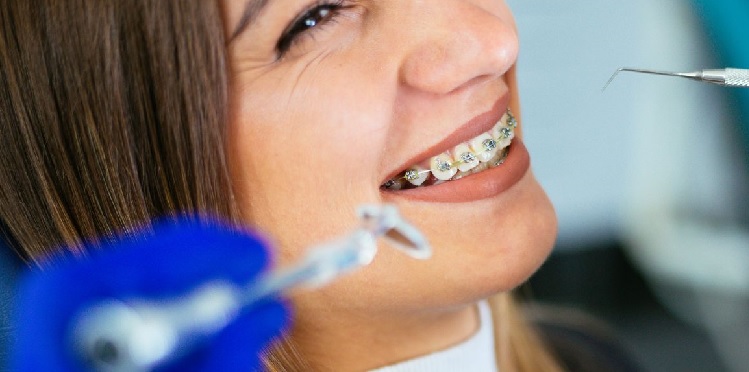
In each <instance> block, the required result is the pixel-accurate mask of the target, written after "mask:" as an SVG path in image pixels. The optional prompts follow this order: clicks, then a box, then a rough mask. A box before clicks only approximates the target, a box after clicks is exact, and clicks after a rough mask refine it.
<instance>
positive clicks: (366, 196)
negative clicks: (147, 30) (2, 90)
mask: <svg viewBox="0 0 749 372" xmlns="http://www.w3.org/2000/svg"><path fill="white" fill-rule="evenodd" d="M223 6H224V12H225V21H226V33H227V35H230V36H233V37H232V38H231V41H230V44H229V60H230V66H229V67H230V69H231V91H230V97H231V98H230V105H231V107H230V113H231V122H230V129H229V141H230V143H229V162H230V165H231V171H232V177H233V182H234V186H235V190H236V192H237V195H238V202H239V205H240V208H241V210H242V212H243V213H244V215H245V218H246V219H247V221H248V223H250V224H251V225H253V226H255V227H256V228H257V229H259V230H260V231H262V232H264V233H266V234H268V235H270V236H271V237H272V238H273V241H274V242H275V248H276V249H277V251H278V252H279V253H278V261H280V263H281V264H286V263H289V262H291V261H294V260H297V259H299V258H300V257H301V256H302V255H303V254H304V251H305V248H306V247H309V246H311V245H313V244H316V243H320V242H323V241H326V240H329V239H331V238H333V237H337V236H340V235H342V234H344V233H346V232H349V231H350V230H351V229H352V228H353V227H354V226H356V225H357V220H356V218H355V210H356V208H357V206H358V205H360V204H363V203H393V204H395V205H396V206H398V208H399V209H400V211H401V213H402V214H403V215H404V216H405V217H406V218H407V219H408V220H410V221H411V222H413V223H414V224H415V225H416V226H417V227H418V228H419V229H421V230H422V231H423V232H424V233H425V235H426V236H427V237H428V239H429V241H430V242H431V244H432V246H433V250H434V254H433V258H431V259H430V260H428V261H417V260H414V259H411V258H409V257H407V256H405V255H403V254H402V253H400V252H398V251H395V250H393V249H391V248H389V247H387V246H386V245H385V244H382V245H381V246H380V250H379V253H378V256H377V258H376V259H375V260H374V262H373V263H372V264H371V265H370V266H368V267H366V268H365V269H362V270H360V271H358V272H356V273H355V274H352V275H349V276H346V277H344V278H342V279H341V280H339V281H336V282H335V283H334V284H333V285H331V286H328V287H326V288H324V289H322V290H319V291H315V292H308V293H305V294H302V295H299V296H297V297H295V302H296V305H297V306H299V307H302V308H306V309H309V308H312V307H316V308H324V309H326V310H344V311H345V310H352V311H367V312H397V311H414V310H420V309H438V308H455V307H456V306H459V305H461V304H467V303H470V302H473V301H475V300H477V299H479V298H483V297H486V296H488V295H490V294H493V293H496V292H499V291H506V290H509V289H511V288H513V287H515V286H516V285H518V284H519V283H520V282H522V281H523V280H525V279H526V278H527V277H528V276H529V275H530V274H531V273H532V272H533V271H534V270H535V269H536V268H537V267H538V266H539V265H540V264H541V262H542V261H543V260H544V259H545V257H546V256H547V254H548V253H549V250H550V248H551V246H552V243H553V240H554V237H555V233H556V220H555V216H554V213H553V210H552V207H551V205H550V203H549V201H548V199H547V197H546V195H545V194H544V192H543V191H542V189H541V188H540V186H539V185H538V183H537V182H536V180H535V179H534V177H533V175H532V174H531V173H530V171H528V158H527V153H526V150H525V149H524V147H523V146H522V144H521V142H520V139H521V138H522V136H521V135H520V128H517V129H516V130H515V133H517V136H516V138H515V139H514V140H513V141H512V144H511V145H510V147H509V155H508V156H507V158H506V160H505V162H504V163H503V164H501V165H499V166H498V167H496V168H492V169H488V170H485V171H483V172H479V173H476V174H472V175H470V176H467V177H465V178H462V179H459V180H450V181H446V182H444V183H442V184H436V185H435V184H432V183H435V182H434V181H435V179H430V180H428V181H427V182H426V183H425V185H427V186H424V185H422V186H420V187H418V188H413V189H408V190H399V191H393V190H389V189H387V188H385V187H383V185H384V184H386V183H387V181H388V180H390V179H393V178H398V177H399V176H400V175H401V174H402V173H403V171H405V170H407V169H410V168H411V167H412V166H414V165H417V164H421V165H423V166H424V169H430V167H431V166H432V165H434V166H436V167H437V168H436V169H437V170H440V167H441V170H442V171H445V169H446V167H448V166H449V167H452V168H454V167H457V163H458V162H459V160H458V158H459V155H458V152H460V154H462V153H463V152H466V151H467V152H474V153H480V151H484V150H485V149H483V150H482V149H479V148H478V147H480V146H479V145H483V144H485V143H484V142H483V140H484V139H485V138H484V137H481V138H479V140H477V141H478V142H476V141H474V142H475V143H474V146H473V147H471V140H472V139H474V137H477V136H478V135H480V134H482V133H488V134H491V133H492V129H493V127H495V124H497V123H498V122H500V121H501V120H500V119H501V118H502V116H503V113H504V112H505V111H506V109H507V108H508V107H509V108H511V109H512V111H513V112H514V113H516V114H518V113H519V106H518V100H517V90H516V82H515V74H514V64H515V62H516V58H517V55H518V38H517V34H516V29H515V24H514V21H513V18H512V15H511V13H510V10H509V9H508V7H507V6H506V4H505V3H504V2H503V1H502V0H440V1H434V0H359V1H345V0H344V1H338V0H334V1H328V0H323V1H315V0H268V1H259V0H225V2H224V3H223ZM247 9H249V11H247ZM240 24H245V27H239V25H240ZM238 28H239V29H240V30H239V31H236V30H237V29H238ZM235 32H236V34H235ZM506 120H507V118H506V117H505V122H506ZM505 122H501V123H500V124H503V123H505ZM495 133H496V132H495ZM460 144H467V145H469V146H468V147H460V148H458V149H457V151H456V150H455V149H456V146H458V145H460ZM448 151H449V152H450V153H454V154H455V155H454V158H453V159H452V160H451V161H450V162H449V163H455V164H447V165H445V163H446V161H442V160H445V159H447V158H445V157H444V156H445V155H443V158H441V159H442V160H439V159H438V158H433V157H435V156H438V155H440V154H442V153H445V152H448ZM469 159H470V158H469ZM469 163H470V162H469ZM466 164H468V163H466ZM469 165H470V164H469ZM452 168H451V169H452ZM478 169H481V168H478ZM446 172H447V174H448V176H449V175H450V174H449V173H450V172H451V170H446ZM434 173H435V174H436V173H437V171H435V172H434ZM425 174H426V173H425ZM441 177H445V178H446V177H447V176H444V175H442V176H441ZM399 182H404V180H403V179H401V180H399ZM437 183H438V182H437ZM299 314H305V313H304V312H301V311H300V312H299Z"/></svg>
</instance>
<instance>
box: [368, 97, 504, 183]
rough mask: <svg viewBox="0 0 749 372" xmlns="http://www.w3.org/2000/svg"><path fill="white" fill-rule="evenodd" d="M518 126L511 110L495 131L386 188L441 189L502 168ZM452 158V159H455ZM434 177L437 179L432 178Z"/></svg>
mask: <svg viewBox="0 0 749 372" xmlns="http://www.w3.org/2000/svg"><path fill="white" fill-rule="evenodd" d="M517 126H518V123H517V120H516V119H515V117H514V116H513V115H512V113H511V112H510V110H507V112H506V113H505V114H504V115H503V116H502V118H501V119H500V120H499V121H498V122H497V124H495V125H494V127H493V128H492V129H491V130H490V131H488V132H486V133H484V134H481V135H479V136H478V137H476V138H474V139H472V140H470V141H468V142H467V143H462V144H460V145H457V146H455V147H454V148H453V149H452V151H451V152H445V153H443V154H440V155H437V156H435V157H433V158H431V159H430V160H429V168H425V166H426V165H425V164H423V163H422V164H421V165H422V166H419V165H416V166H413V167H411V168H409V169H408V170H407V171H405V172H403V173H401V174H400V176H398V177H396V178H394V179H392V180H389V181H387V182H385V184H383V185H382V187H383V188H386V189H389V190H401V189H407V188H413V187H419V186H422V185H423V184H425V183H426V185H438V184H440V183H443V182H445V181H448V180H457V179H460V178H463V177H465V176H468V175H471V174H475V173H479V172H481V171H484V170H486V169H488V168H494V167H496V166H498V165H500V164H502V163H503V162H504V160H505V158H506V156H507V150H508V149H507V147H508V146H510V143H511V142H512V140H513V139H514V138H515V128H517ZM451 154H452V155H451ZM430 174H431V175H433V176H434V178H430Z"/></svg>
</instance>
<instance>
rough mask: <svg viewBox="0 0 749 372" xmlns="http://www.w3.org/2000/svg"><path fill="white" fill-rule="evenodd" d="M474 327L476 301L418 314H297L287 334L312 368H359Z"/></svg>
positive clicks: (423, 349)
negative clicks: (293, 324)
mask: <svg viewBox="0 0 749 372" xmlns="http://www.w3.org/2000/svg"><path fill="white" fill-rule="evenodd" d="M333 314H335V315H333ZM478 327H479V319H478V314H477V311H476V307H475V306H474V305H467V306H463V307H461V308H458V309H452V310H444V311H439V312H430V313H418V314H415V313H409V314H397V315H394V314H371V313H362V312H352V313H343V314H341V313H340V312H330V313H327V314H326V316H324V317H317V318H315V319H308V318H304V317H300V318H297V323H296V325H295V326H294V329H293V330H292V334H291V337H292V339H293V340H294V343H295V345H296V346H297V347H298V349H299V350H298V351H299V352H300V354H301V355H303V356H304V358H305V359H306V361H307V362H308V363H309V364H310V367H311V368H312V369H313V370H316V371H317V370H319V371H326V370H335V371H361V370H368V369H373V368H377V367H382V366H385V365H389V364H393V363H397V362H400V361H403V360H408V359H412V358H415V357H418V356H422V355H426V354H429V353H431V352H434V351H438V350H443V349H446V348H449V347H451V346H454V345H457V344H459V343H460V342H462V341H465V340H467V339H468V338H470V337H471V335H473V334H474V333H475V332H476V331H477V330H478Z"/></svg>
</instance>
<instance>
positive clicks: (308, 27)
mask: <svg viewBox="0 0 749 372" xmlns="http://www.w3.org/2000/svg"><path fill="white" fill-rule="evenodd" d="M343 3H344V0H316V1H315V3H314V4H312V5H311V6H309V7H307V8H306V9H305V10H303V11H302V12H300V14H301V15H300V16H298V17H297V18H296V19H295V20H294V21H292V22H291V24H290V25H289V26H288V27H287V28H286V31H284V32H283V34H281V38H280V39H279V40H278V44H277V45H276V51H278V55H279V56H283V55H284V54H285V53H286V52H287V51H288V50H289V49H290V48H291V47H292V46H293V45H294V44H295V43H296V42H298V41H299V38H300V37H304V36H311V32H312V31H314V30H313V29H318V28H320V27H321V26H324V25H325V24H327V23H329V22H332V21H335V18H336V17H337V16H338V13H339V12H340V10H341V9H342V8H343V7H344V5H343ZM323 11H324V12H327V13H326V14H321V12H323ZM310 22H312V23H310Z"/></svg>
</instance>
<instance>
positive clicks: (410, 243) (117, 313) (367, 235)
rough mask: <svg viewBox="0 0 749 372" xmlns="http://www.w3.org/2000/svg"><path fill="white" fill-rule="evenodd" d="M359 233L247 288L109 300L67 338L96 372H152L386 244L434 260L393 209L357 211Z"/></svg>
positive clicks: (223, 285) (219, 286)
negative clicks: (257, 307)
mask: <svg viewBox="0 0 749 372" xmlns="http://www.w3.org/2000/svg"><path fill="white" fill-rule="evenodd" d="M358 216H359V218H360V220H361V222H362V223H361V226H360V227H359V228H357V229H355V230H354V231H353V232H352V233H350V234H348V235H346V236H344V237H343V238H342V239H340V240H335V241H331V242H328V243H324V244H321V245H319V246H315V247H312V248H310V249H309V251H308V254H307V255H306V256H305V258H304V259H303V260H302V261H301V262H299V263H297V264H295V265H293V266H291V267H289V268H285V269H281V270H277V271H273V272H271V273H269V274H267V275H265V276H264V277H261V279H259V280H257V281H255V282H253V283H250V284H248V285H246V286H244V287H238V286H236V285H234V284H231V283H227V282H222V281H216V282H211V283H206V284H205V285H204V286H202V287H200V288H197V289H195V290H193V291H192V292H190V293H188V294H186V295H184V296H181V297H178V298H175V299H169V300H162V301H150V300H145V299H132V300H130V299H126V300H115V299H113V300H108V301H103V302H100V303H99V304H98V305H96V306H93V307H89V308H87V309H84V311H81V312H79V316H78V317H77V318H76V319H75V321H74V323H73V327H72V331H71V333H70V336H71V338H72V339H71V342H72V345H73V347H74V351H75V352H77V353H78V355H79V356H81V357H82V359H83V360H84V361H85V362H86V363H88V365H89V366H91V367H92V368H94V369H95V370H97V371H112V372H121V371H148V370H152V369H154V368H156V367H158V366H160V365H162V364H163V363H164V362H167V361H170V360H172V359H174V358H178V357H180V356H181V355H184V354H186V353H187V352H188V351H189V350H190V348H191V347H193V346H196V345H197V344H199V343H201V342H204V341H206V340H207V339H208V338H209V337H210V336H212V335H214V334H216V333H218V332H219V331H220V330H221V329H223V328H224V327H225V326H227V325H228V324H229V323H231V321H232V320H233V319H234V318H235V317H236V316H237V314H239V313H240V312H241V311H242V310H243V309H246V308H249V307H250V306H252V305H253V304H255V303H257V302H259V301H262V300H263V299H264V298H269V297H272V296H276V295H278V294H280V293H281V292H283V291H285V290H288V289H290V288H294V287H297V286H300V285H301V286H312V287H317V286H321V285H324V284H326V283H328V282H330V281H332V280H333V279H335V278H337V277H338V276H340V275H342V274H344V273H347V272H350V271H352V270H356V269H358V268H360V267H363V266H366V265H368V264H369V263H370V262H372V260H373V259H374V256H375V255H376V254H377V242H376V240H377V238H380V237H382V238H385V239H386V240H387V241H388V242H389V243H390V244H391V245H392V246H393V247H395V248H397V249H399V250H401V251H403V252H404V253H406V254H407V255H409V256H411V257H413V258H415V259H419V260H424V259H428V258H429V257H431V248H430V246H429V243H428V242H427V241H426V238H424V236H423V235H422V234H421V233H420V232H419V230H417V229H416V228H415V227H413V226H412V225H410V224H409V223H408V222H406V221H405V220H403V219H402V218H401V217H400V214H399V213H398V210H397V209H396V208H395V207H394V206H392V205H381V206H380V205H369V206H361V207H359V209H358Z"/></svg>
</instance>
